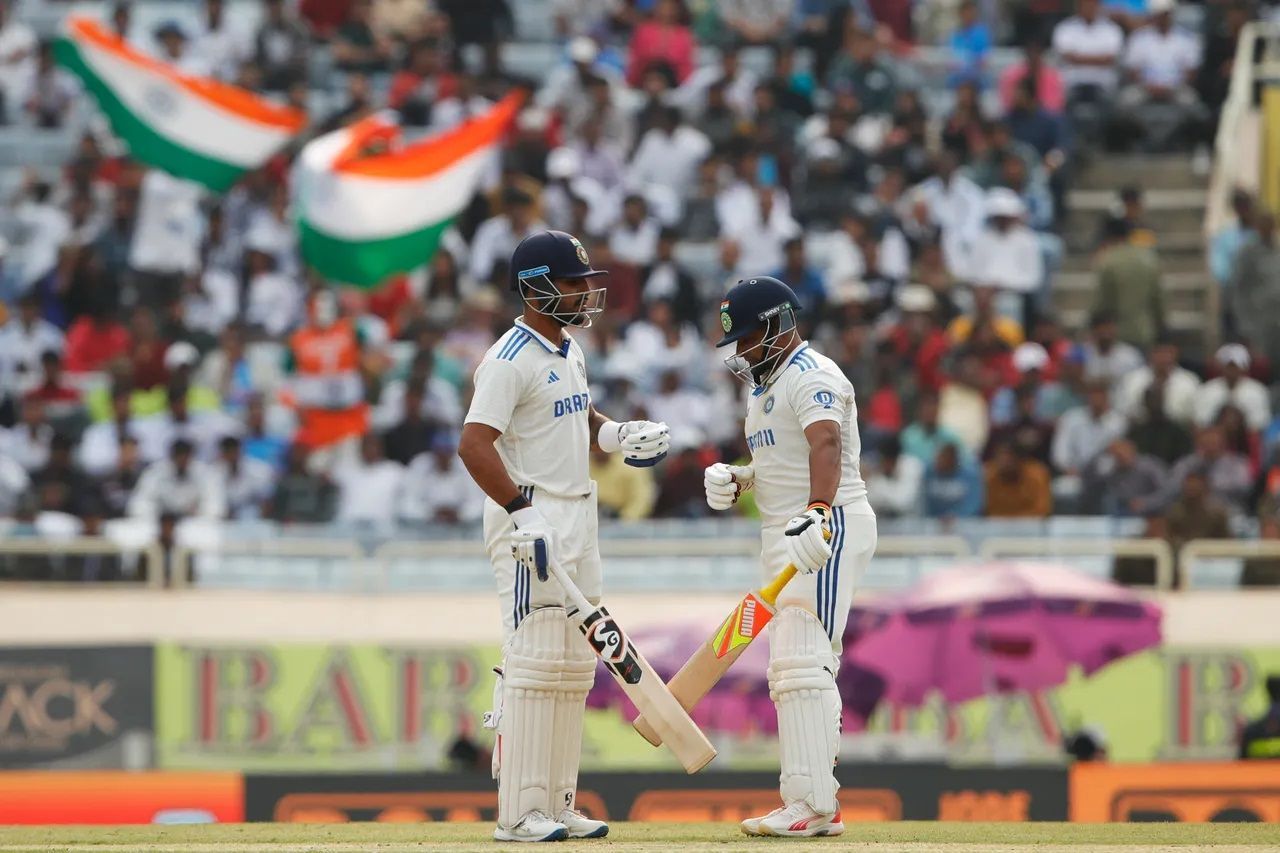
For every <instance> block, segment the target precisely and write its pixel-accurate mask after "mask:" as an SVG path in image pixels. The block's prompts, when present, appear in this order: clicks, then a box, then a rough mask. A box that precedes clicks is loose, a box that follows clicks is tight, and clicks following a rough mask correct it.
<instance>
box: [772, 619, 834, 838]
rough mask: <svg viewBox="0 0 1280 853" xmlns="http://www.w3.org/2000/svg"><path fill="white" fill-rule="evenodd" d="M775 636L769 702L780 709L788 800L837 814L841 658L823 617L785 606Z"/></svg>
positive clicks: (775, 624) (784, 794) (784, 796)
mask: <svg viewBox="0 0 1280 853" xmlns="http://www.w3.org/2000/svg"><path fill="white" fill-rule="evenodd" d="M771 630H772V633H771V636H770V638H769V698H771V699H773V703H774V705H775V706H776V707H777V709H778V741H779V744H780V747H781V756H782V773H781V775H780V777H779V781H780V782H781V791H782V800H783V802H785V803H787V804H788V805H790V804H791V803H794V802H799V801H804V802H807V803H808V804H809V805H810V806H812V807H813V808H814V810H816V811H819V812H822V813H824V814H831V813H833V812H835V811H836V810H837V809H838V808H839V805H838V803H837V802H836V791H837V790H838V789H839V787H840V786H839V783H837V782H836V777H835V772H834V768H835V764H836V757H837V756H838V755H839V751H840V693H839V691H837V690H836V680H835V672H836V660H835V656H834V655H832V653H831V641H830V640H829V639H828V638H827V634H826V632H825V631H824V630H823V628H822V623H821V622H819V621H818V617H817V616H815V615H813V614H812V613H810V612H809V611H808V610H805V609H803V608H800V607H784V608H783V609H782V611H781V612H779V613H778V615H777V617H776V618H775V619H774V620H773V627H772V629H771Z"/></svg>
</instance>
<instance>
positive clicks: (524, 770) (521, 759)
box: [498, 607, 567, 828]
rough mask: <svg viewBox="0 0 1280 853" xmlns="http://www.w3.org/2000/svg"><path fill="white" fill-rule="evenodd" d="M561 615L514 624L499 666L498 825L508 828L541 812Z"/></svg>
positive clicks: (551, 612) (535, 615) (554, 611)
mask: <svg viewBox="0 0 1280 853" xmlns="http://www.w3.org/2000/svg"><path fill="white" fill-rule="evenodd" d="M566 622H567V620H566V619H565V611H564V608H563V607H541V608H538V609H537V610H534V611H533V612H532V613H530V614H529V615H528V616H527V617H525V619H523V620H522V621H521V622H520V626H519V627H518V628H516V630H515V633H514V634H512V635H511V642H510V644H509V646H508V648H507V653H506V657H505V660H504V666H503V676H502V679H503V691H502V692H503V697H502V717H501V723H500V725H499V729H498V731H499V749H500V750H501V769H500V772H499V778H498V824H499V825H500V826H503V827H507V828H511V827H513V826H515V824H516V823H517V822H518V821H519V820H520V818H521V817H522V816H523V815H524V814H525V813H527V812H529V811H530V810H532V809H546V808H547V805H548V802H549V799H548V798H549V795H550V791H551V741H552V738H553V736H554V733H555V704H556V696H557V694H558V692H559V690H560V689H561V674H562V672H563V671H564V668H565V660H564V658H565V648H564V640H565V630H564V626H565V624H566Z"/></svg>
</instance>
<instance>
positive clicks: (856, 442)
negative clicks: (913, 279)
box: [746, 342, 876, 655]
mask: <svg viewBox="0 0 1280 853" xmlns="http://www.w3.org/2000/svg"><path fill="white" fill-rule="evenodd" d="M824 420H829V421H835V422H836V423H838V424H840V438H841V441H840V486H839V488H838V489H837V491H836V498H835V501H834V502H833V503H832V506H831V559H830V561H828V563H827V565H826V567H825V568H823V569H822V570H821V571H819V572H816V573H814V574H811V575H797V576H796V577H795V578H794V579H793V580H792V581H791V583H789V584H788V585H787V586H786V588H785V589H784V590H783V592H782V595H781V597H780V598H779V605H780V606H785V605H787V604H796V605H799V606H801V607H804V608H805V609H807V610H810V611H812V612H813V613H814V614H815V615H817V617H818V619H819V621H820V622H821V623H822V627H823V630H824V631H825V632H826V634H827V637H828V638H829V639H830V640H831V647H832V651H833V652H834V653H835V654H836V655H839V653H840V648H841V644H840V639H841V635H842V634H843V633H844V625H845V621H846V620H847V619H848V616H849V605H850V603H851V602H852V600H853V590H854V586H855V585H856V583H857V580H858V578H859V577H861V575H862V573H863V572H864V571H865V570H866V567H867V564H868V563H869V562H870V561H871V555H872V554H873V553H874V552H875V548H876V516H875V511H874V510H873V509H872V508H871V504H870V503H869V502H868V500H867V484H866V483H865V482H864V481H863V479H862V472H861V470H860V469H859V467H858V457H859V455H860V453H861V451H862V440H861V438H860V437H859V435H858V410H857V406H856V405H855V403H854V395H853V385H852V384H851V383H850V382H849V380H848V379H847V378H846V377H845V375H844V373H843V372H841V370H840V368H839V366H838V365H837V364H836V363H835V362H834V361H832V360H831V359H829V358H827V357H826V356H824V355H822V354H821V353H819V352H817V351H815V350H814V349H813V348H812V347H810V346H809V344H808V343H807V342H806V343H802V344H801V345H800V346H799V347H797V348H796V349H795V350H794V351H793V352H792V353H791V355H790V356H789V357H788V359H787V363H786V365H785V366H784V367H783V368H782V370H781V371H780V372H779V373H778V375H777V377H776V378H775V379H774V380H773V381H772V382H771V383H770V384H769V385H768V386H766V387H764V388H757V389H756V390H755V391H753V392H752V394H751V397H750V400H749V402H748V406H747V420H746V434H747V446H748V447H750V449H751V465H752V467H753V468H754V469H755V490H756V506H758V507H759V509H760V515H761V520H762V527H761V531H760V537H761V552H762V564H763V565H762V568H763V571H764V575H765V577H766V578H771V577H772V576H773V575H775V574H776V573H777V572H778V571H780V570H781V569H782V568H783V566H785V565H786V564H787V551H786V544H785V542H784V529H785V528H786V524H787V522H788V521H789V520H790V519H791V518H793V517H795V516H797V515H799V514H801V513H803V512H804V511H805V508H806V507H807V506H808V505H809V441H808V439H807V438H806V437H805V434H804V431H805V429H806V428H807V427H809V426H811V425H812V424H815V423H817V422H818V421H824Z"/></svg>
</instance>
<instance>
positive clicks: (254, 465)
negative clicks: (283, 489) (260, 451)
mask: <svg viewBox="0 0 1280 853" xmlns="http://www.w3.org/2000/svg"><path fill="white" fill-rule="evenodd" d="M213 470H214V474H215V475H216V476H218V477H219V478H220V479H221V480H222V490H223V494H224V495H225V496H226V502H227V514H228V516H229V517H231V518H259V517H260V516H261V515H262V505H263V504H264V503H265V502H266V501H267V500H268V499H269V498H270V497H271V495H272V493H273V492H274V491H275V485H276V483H275V479H276V478H275V472H274V471H273V470H272V468H271V466H270V465H268V464H267V463H265V462H262V461H260V460H258V459H246V458H245V456H244V450H243V448H242V447H241V446H240V439H238V438H236V437H235V436H234V435H228V436H223V438H222V440H221V441H219V442H218V461H217V462H215V463H214V464H213Z"/></svg>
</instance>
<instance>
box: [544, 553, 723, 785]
mask: <svg viewBox="0 0 1280 853" xmlns="http://www.w3.org/2000/svg"><path fill="white" fill-rule="evenodd" d="M549 568H550V569H551V573H552V574H553V575H555V576H556V580H558V581H559V582H560V585H561V586H562V587H564V591H565V595H566V596H567V597H568V600H569V605H570V610H569V618H570V619H573V620H574V621H576V622H577V623H578V628H579V630H581V631H582V634H583V636H584V637H586V638H587V643H588V644H589V645H590V646H591V649H592V651H594V652H595V654H596V657H598V658H600V660H602V661H604V665H605V667H606V668H607V669H608V670H609V673H610V674H611V675H612V676H613V677H614V680H615V681H617V682H618V685H619V686H620V687H621V688H622V692H623V693H625V694H626V695H627V698H628V699H630V700H631V703H632V704H633V705H635V706H636V708H638V709H639V710H640V713H641V715H642V716H644V717H646V718H647V719H649V720H652V723H651V725H652V726H653V730H654V731H655V732H660V733H661V734H659V735H655V737H657V738H658V740H656V741H654V743H655V744H661V743H665V744H666V745H667V748H668V749H670V750H671V752H672V754H673V755H675V757H676V758H677V759H679V761H680V764H681V765H682V766H683V767H684V769H685V772H686V773H691V774H692V773H697V772H698V771H699V770H701V769H702V768H703V767H705V766H706V765H707V763H708V762H710V761H711V759H713V758H715V757H716V748H715V747H714V746H712V745H711V741H709V740H707V736H706V735H704V734H703V733H702V730H701V729H699V728H698V726H697V724H696V723H694V722H693V720H691V719H690V718H689V712H688V711H686V710H685V709H684V708H683V707H681V704H680V702H679V701H677V700H676V697H675V696H673V695H672V694H671V691H670V690H669V689H668V688H667V685H665V684H663V683H662V679H661V678H660V677H659V676H658V673H656V672H654V669H653V667H652V666H650V664H649V662H648V661H647V660H645V659H644V655H642V654H640V650H639V649H637V648H636V647H635V646H634V645H633V644H632V642H631V639H630V638H629V637H628V636H627V635H626V633H625V632H624V631H623V630H622V627H621V626H620V625H618V623H617V621H616V620H615V619H614V618H613V617H612V616H611V615H609V611H608V610H607V609H605V607H604V606H603V605H601V606H600V607H593V606H592V605H591V602H589V601H587V599H586V596H584V595H583V594H582V591H581V590H580V589H578V586H577V584H575V583H574V582H573V580H572V579H570V577H569V575H568V574H567V573H566V572H565V570H564V569H563V568H562V567H561V566H560V565H559V564H558V563H556V562H554V561H552V562H551V563H550V564H549Z"/></svg>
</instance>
